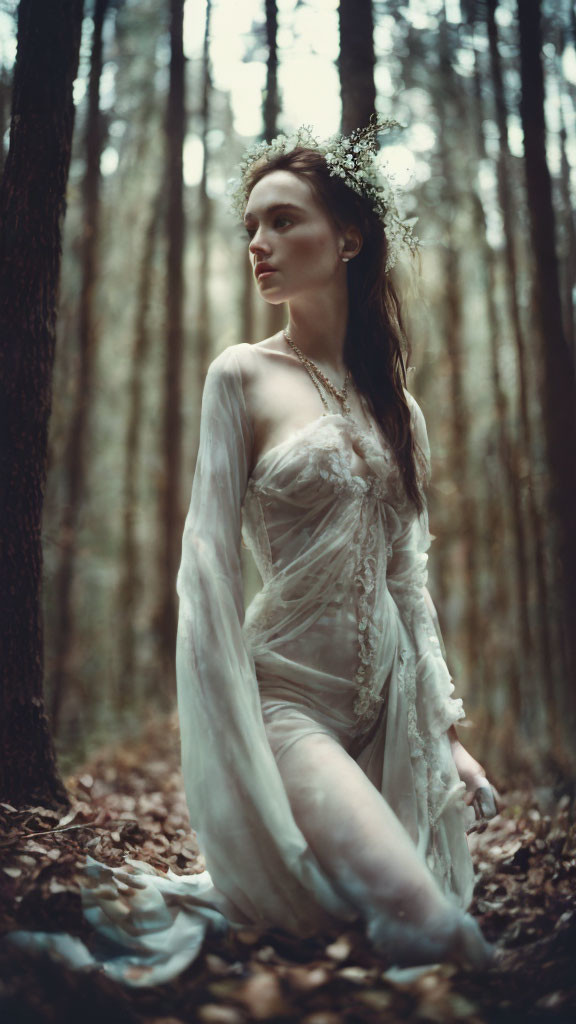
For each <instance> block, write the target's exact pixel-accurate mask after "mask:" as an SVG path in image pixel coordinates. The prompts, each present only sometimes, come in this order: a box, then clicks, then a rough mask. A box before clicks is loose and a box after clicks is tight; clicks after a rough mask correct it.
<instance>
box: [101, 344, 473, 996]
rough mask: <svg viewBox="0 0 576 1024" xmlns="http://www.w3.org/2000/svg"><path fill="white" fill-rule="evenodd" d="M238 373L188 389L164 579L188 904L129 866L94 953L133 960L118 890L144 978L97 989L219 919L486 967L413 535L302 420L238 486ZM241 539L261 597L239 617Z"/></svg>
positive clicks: (376, 435)
mask: <svg viewBox="0 0 576 1024" xmlns="http://www.w3.org/2000/svg"><path fill="white" fill-rule="evenodd" d="M242 348H243V350H244V351H243V352H242V353H241V355H242V359H243V360H245V359H248V358H254V353H251V352H250V353H249V352H248V350H249V348H250V347H249V346H242ZM242 359H240V358H239V353H238V349H237V348H235V347H232V348H229V349H227V350H226V351H224V352H223V353H222V354H221V355H220V356H219V357H218V358H217V359H216V360H214V362H213V363H212V365H211V367H210V370H209V372H208V375H207V378H206V383H205V389H204V396H203V403H202V418H201V433H200V445H199V452H198V460H197V466H196V472H195V476H194V482H193V487H192V496H191V502H190V509H189V512H188V516H187V519H186V524H185V529H184V536H183V545H182V561H181V566H180V571H179V574H178V581H177V589H178V594H179V598H180V614H179V626H178V641H177V663H176V667H177V680H178V709H179V717H180V725H181V742H182V771H183V778H184V785H185V789H186V796H187V801H188V806H189V811H190V821H191V824H192V827H193V828H194V829H195V830H196V832H197V835H198V841H199V844H200V848H201V850H202V852H203V854H204V856H205V860H206V866H207V869H208V870H207V872H205V873H204V874H203V875H202V876H201V879H199V880H198V881H197V883H196V886H197V891H195V890H194V884H192V885H188V887H187V888H186V885H185V884H184V883H183V882H182V881H178V880H177V879H176V878H175V876H174V880H173V881H171V880H167V879H161V880H160V882H159V883H158V884H157V883H156V882H155V881H154V879H155V878H156V877H157V876H155V875H154V874H152V873H150V872H149V871H148V872H147V873H144V869H143V867H142V866H141V865H140V866H138V864H134V865H133V867H134V869H135V872H136V874H135V875H134V877H133V878H132V880H131V883H130V882H128V884H127V885H126V877H124V890H123V891H122V894H121V898H122V900H123V907H122V913H117V914H116V923H115V924H114V926H113V931H112V932H110V933H109V934H110V937H112V938H113V939H114V941H115V942H116V943H117V944H120V945H121V944H122V928H123V927H124V928H126V931H127V932H131V933H132V939H131V943H132V949H133V947H134V938H133V936H134V933H135V932H136V934H138V930H139V929H138V924H137V923H136V924H134V922H132V925H130V921H131V918H130V907H131V899H130V896H131V893H132V894H134V892H137V890H134V889H133V888H132V886H134V885H137V884H142V885H143V886H144V890H145V893H147V894H148V896H149V898H150V899H151V900H152V903H153V902H154V900H156V901H158V900H160V903H159V904H158V903H157V904H155V906H156V910H155V909H151V910H150V912H149V914H148V924H147V927H148V937H147V943H148V951H149V955H150V959H149V961H148V966H147V968H146V969H142V960H140V961H138V959H136V961H134V959H133V958H132V959H131V958H130V957H128V959H127V960H126V962H125V963H123V964H122V965H121V966H120V967H117V969H116V974H115V976H117V977H120V978H121V979H122V980H125V981H128V982H130V983H132V984H137V983H154V982H155V981H156V980H158V979H159V978H160V977H161V978H162V980H163V979H164V978H165V977H169V976H171V973H172V974H174V973H176V972H177V971H178V970H181V969H182V966H183V958H184V961H186V958H188V959H187V962H189V961H190V960H191V959H193V958H194V956H195V955H196V952H197V949H198V946H199V943H200V941H201V937H202V936H203V934H204V932H205V930H206V928H207V927H208V926H210V925H213V924H214V922H215V921H216V920H218V921H219V922H220V924H222V922H223V920H224V919H225V920H226V921H227V922H228V923H232V924H246V923H249V924H251V925H255V926H261V927H267V926H273V927H279V928H282V929H285V930H288V931H290V932H292V933H295V934H297V935H302V936H306V935H310V934H313V933H314V932H317V931H318V930H321V929H322V928H325V927H331V928H332V927H334V925H339V924H340V925H341V926H343V927H345V926H346V923H349V922H352V921H360V922H362V923H363V925H364V927H365V928H366V930H367V932H368V934H369V935H370V937H371V938H372V940H373V942H374V944H375V946H376V947H377V948H378V949H380V950H381V951H382V954H383V956H384V957H385V958H386V959H387V960H388V962H390V963H392V962H396V963H400V964H418V963H430V962H433V961H434V960H438V959H443V958H444V957H445V956H447V955H449V951H450V949H451V947H452V946H453V945H454V943H455V942H456V943H458V942H460V944H461V945H462V946H463V947H466V948H467V950H468V957H469V959H470V960H474V958H475V957H476V958H477V959H479V960H482V958H483V957H485V956H486V947H485V946H484V943H483V940H482V938H481V935H480V933H479V931H478V929H477V928H476V926H475V923H474V922H473V920H472V919H471V918H470V917H469V916H468V915H467V914H465V913H464V912H463V909H462V908H465V907H466V906H467V905H468V903H469V901H470V898H471V895H472V888H473V881H474V877H473V868H472V863H471V859H470V855H469V851H468V846H467V840H466V835H465V829H466V827H467V825H468V824H469V823H470V815H471V811H470V810H469V808H467V807H466V805H465V802H464V798H463V796H464V789H465V787H464V784H463V783H461V782H460V780H459V777H458V773H457V771H456V768H455V764H454V761H453V758H452V754H451V751H450V743H449V739H448V736H447V730H448V728H449V726H450V725H451V724H452V723H453V722H456V721H457V720H458V719H460V718H461V717H462V716H463V714H464V711H463V708H462V703H461V701H460V700H456V699H454V698H453V696H452V693H453V685H452V682H451V678H450V675H449V672H448V670H447V667H446V664H445V661H444V659H443V655H442V644H441V638H440V637H439V632H438V630H437V628H436V616H435V611H434V606H433V604H432V602H431V600H430V596H429V594H428V592H427V590H426V578H427V571H426V562H427V554H426V551H427V549H428V547H429V543H430V534H429V531H428V521H427V515H426V513H424V514H423V515H421V516H417V515H416V514H415V511H414V508H413V506H412V505H411V504H410V503H409V501H408V500H407V499H406V497H405V493H404V489H403V485H402V482H401V478H400V473H399V469H398V467H397V465H396V462H395V460H394V458H393V456H392V454H391V452H390V449H389V448H388V446H387V444H386V442H385V441H384V439H383V438H382V436H381V434H380V432H379V431H378V430H376V428H375V427H373V428H372V429H371V430H366V429H364V428H362V427H360V426H358V424H356V423H355V421H354V420H353V419H351V418H350V417H344V416H342V415H341V414H324V415H321V416H319V417H318V418H317V419H315V420H314V421H313V422H311V423H309V424H307V425H306V426H305V427H303V428H302V429H299V430H298V431H296V432H295V433H294V434H293V435H292V436H291V437H289V438H288V439H287V440H286V441H284V442H283V443H281V444H278V445H277V446H276V447H274V448H273V449H271V450H269V451H267V452H266V453H265V454H264V455H263V456H262V457H260V459H259V460H258V462H257V464H256V465H255V466H254V467H253V468H251V463H252V452H253V438H252V432H251V425H250V420H249V417H248V414H247V409H246V404H245V399H244V391H243V382H242V369H241V367H242ZM410 403H411V409H412V418H413V429H414V433H415V437H416V440H417V443H418V446H419V448H420V451H421V453H422V457H423V460H424V462H425V463H426V465H428V460H429V449H428V440H427V436H426V427H425V423H424V419H423V416H422V413H421V411H420V409H419V407H418V405H417V403H416V402H415V401H414V400H413V399H412V398H410ZM242 538H243V540H244V542H245V544H246V545H247V546H248V547H249V548H250V549H251V551H252V554H253V556H254V559H255V561H256V564H257V566H258V569H259V571H260V574H261V576H262V581H263V585H262V589H261V590H260V592H259V593H258V594H257V595H256V597H255V598H254V599H253V601H252V602H251V604H250V605H249V607H248V609H247V611H246V614H245V613H244V604H243V581H242V571H241V539H242ZM91 870H92V872H93V874H94V876H95V880H96V882H95V884H96V888H92V889H91V890H90V892H89V893H88V896H87V901H88V910H91V912H92V920H93V921H94V922H95V923H97V920H96V919H97V917H98V914H99V913H100V912H101V910H102V907H103V906H104V904H103V901H102V900H101V899H100V898H99V892H98V870H97V867H96V866H95V863H94V862H92V868H91ZM140 870H142V872H143V874H142V876H140V875H138V872H139V871H140ZM114 877H115V876H114V872H110V870H108V871H107V872H106V878H105V879H104V877H102V878H101V879H100V881H102V882H104V881H105V882H106V884H107V885H108V888H109V884H110V880H111V879H112V880H113V879H114ZM142 878H143V881H142ZM169 883H170V884H172V889H170V884H169ZM146 887H147V888H146ZM159 889H162V891H163V894H162V896H161V897H159V896H158V890H159ZM183 889H185V890H186V892H184V891H183ZM151 892H152V895H150V893H151ZM108 898H109V899H110V892H108ZM141 898H143V897H142V896H141ZM166 905H168V906H169V907H170V908H171V909H170V912H169V914H168V918H169V919H168V922H167V921H166V920H164V923H163V925H162V927H160V926H159V925H158V922H159V921H160V919H161V917H162V914H165V913H166ZM113 907H114V902H113V901H112V902H108V904H106V907H105V909H106V912H107V913H108V914H109V915H110V914H112V916H114V910H113ZM94 908H96V909H94ZM111 908H112V909H111ZM126 908H128V909H126ZM215 911H217V912H218V913H216V914H215ZM220 914H222V915H223V917H222V918H220ZM122 915H124V918H123V916H122ZM176 917H177V918H178V926H177V927H176ZM126 920H127V921H128V925H127V924H126ZM123 921H124V923H123ZM155 921H156V925H157V929H156V931H155V927H154V922H155ZM170 921H171V922H172V924H170ZM140 930H141V929H140ZM192 935H193V936H194V941H192V938H191V936H192ZM139 955H141V951H140V954H139ZM134 962H136V963H138V962H139V963H140V967H141V969H140V971H137V972H136V974H135V973H134V971H131V970H130V969H129V968H130V964H133V963H134ZM126 965H128V967H126ZM134 977H137V980H136V981H135V980H134Z"/></svg>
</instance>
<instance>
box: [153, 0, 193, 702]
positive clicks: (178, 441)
mask: <svg viewBox="0 0 576 1024" xmlns="http://www.w3.org/2000/svg"><path fill="white" fill-rule="evenodd" d="M169 11H170V83H169V88H168V105H167V111H166V157H167V167H166V193H167V210H166V235H167V258H166V296H165V302H166V352H165V376H164V411H163V435H162V475H161V479H160V492H161V493H160V523H161V538H162V542H161V550H160V608H159V611H158V619H157V624H158V630H159V636H158V639H159V653H160V657H161V663H162V666H161V667H162V672H163V676H164V679H165V680H166V681H170V680H171V679H173V674H174V673H173V662H174V647H175V644H176V576H177V573H178V565H179V559H180V545H181V538H182V515H181V502H180V494H181V477H182V363H183V347H184V344H183V337H184V330H183V303H184V178H183V168H182V150H183V146H184V132H185V127H186V109H185V95H184V81H185V75H184V69H185V63H184V46H183V23H184V0H170V5H169ZM161 693H162V694H164V695H165V696H166V697H167V696H168V687H167V686H163V687H162V690H161Z"/></svg>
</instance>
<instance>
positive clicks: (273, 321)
mask: <svg viewBox="0 0 576 1024" xmlns="http://www.w3.org/2000/svg"><path fill="white" fill-rule="evenodd" d="M277 34H278V5H277V3H276V0H266V45H267V49H268V56H267V60H266V88H265V90H264V104H263V109H262V115H263V120H264V132H263V135H264V138H265V139H266V141H267V142H270V141H271V140H272V139H273V138H274V137H275V136H276V135H277V134H278V117H279V114H280V98H279V95H278V43H277ZM244 265H245V267H246V270H245V275H246V276H245V287H246V290H247V292H248V293H249V294H248V295H247V296H246V297H245V299H244V306H245V307H246V305H250V306H251V305H252V302H253V298H254V277H253V274H252V264H251V261H250V260H249V259H248V258H246V261H245V264H244ZM285 322H286V310H285V305H284V303H281V304H280V305H279V306H271V305H267V306H266V333H267V334H268V335H272V334H275V333H276V331H279V330H281V328H282V327H283V326H284V324H285ZM248 337H251V335H248Z"/></svg>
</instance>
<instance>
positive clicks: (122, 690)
mask: <svg viewBox="0 0 576 1024" xmlns="http://www.w3.org/2000/svg"><path fill="white" fill-rule="evenodd" d="M162 195H163V189H162V190H161V191H160V192H159V194H158V196H157V197H156V200H155V202H154V204H153V206H152V210H151V213H150V219H149V221H148V224H147V226H146V231H145V235H144V239H143V243H142V259H141V261H140V271H139V277H138V293H137V296H136V316H135V323H134V335H133V340H132V356H131V360H130V368H131V378H130V392H129V399H128V402H129V409H128V427H127V431H126V446H125V457H124V519H123V524H122V576H121V580H120V586H119V602H118V615H119V622H120V626H119V635H120V665H121V670H120V679H119V686H118V694H117V703H118V707H119V709H120V710H126V708H127V707H128V706H129V704H130V700H131V697H132V694H133V681H134V670H135V649H134V637H135V629H134V623H135V618H136V611H137V608H136V602H137V598H138V593H139V589H140V581H139V574H138V552H137V540H136V531H135V521H136V509H137V473H138V466H139V464H140V437H141V429H142V398H143V373H144V367H145V365H146V359H147V356H148V350H149V348H150V334H149V330H148V314H149V309H150V296H151V291H152V270H153V263H154V244H155V241H156V238H157V235H158V225H159V223H160V213H161V205H162Z"/></svg>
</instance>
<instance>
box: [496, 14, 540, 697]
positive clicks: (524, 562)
mask: <svg viewBox="0 0 576 1024" xmlns="http://www.w3.org/2000/svg"><path fill="white" fill-rule="evenodd" d="M496 6H497V0H487V5H486V16H487V28H488V42H489V51H490V71H491V78H492V87H493V90H494V103H495V109H496V124H497V129H498V158H497V183H498V203H499V206H500V211H501V214H502V223H503V228H504V271H505V284H506V299H507V305H508V317H509V320H510V324H511V328H512V334H513V340H514V345H515V349H516V369H517V386H518V418H519V421H520V438H519V441H517V442H516V443H515V444H512V445H511V447H510V455H509V460H510V473H511V485H512V491H513V501H514V523H515V528H514V534H515V543H516V568H517V573H516V575H517V586H518V596H517V601H518V611H519V614H520V624H521V639H522V644H523V648H524V649H525V653H526V657H525V658H524V659H522V660H523V661H524V662H525V663H526V661H530V660H531V652H532V646H533V645H532V629H531V626H530V622H529V618H528V608H527V595H528V586H529V580H528V565H529V563H528V539H527V538H526V537H525V527H524V520H523V516H522V494H521V492H520V490H519V484H520V480H524V481H525V487H526V499H527V505H528V512H529V523H530V528H531V532H532V538H533V545H534V565H535V577H536V609H537V613H536V615H535V627H536V629H537V635H538V649H539V655H540V656H539V668H540V673H541V676H542V679H543V680H544V683H545V684H546V681H547V680H549V679H550V677H551V666H552V641H551V637H550V625H549V617H548V616H549V612H548V609H549V594H548V580H547V577H546V562H545V540H544V526H543V523H542V518H541V513H540V509H539V507H538V501H537V497H536V488H535V484H534V474H533V468H532V467H533V461H534V456H535V451H534V445H533V439H532V427H531V422H530V414H529V388H528V378H527V351H526V348H527V346H526V340H525V337H524V330H523V328H522V322H521V317H520V301H519V297H518V266H517V260H516V249H515V231H514V199H513V190H512V188H511V184H510V179H511V155H510V149H509V146H508V127H507V125H508V118H507V109H506V99H505V95H504V83H503V78H502V67H501V61H500V52H499V48H498V32H497V26H496V18H495V12H496ZM531 671H532V673H533V672H534V666H532V669H531ZM548 704H549V710H550V712H551V713H552V712H553V708H552V707H551V701H550V700H548Z"/></svg>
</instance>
